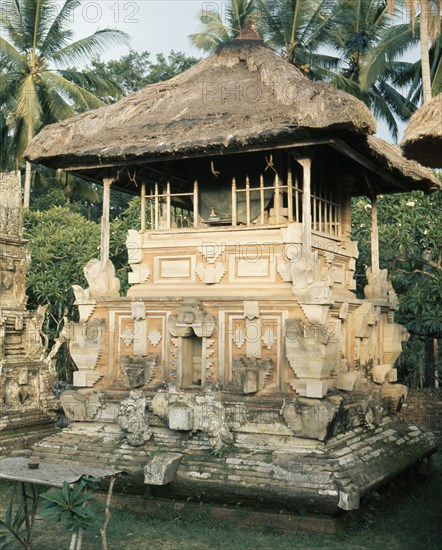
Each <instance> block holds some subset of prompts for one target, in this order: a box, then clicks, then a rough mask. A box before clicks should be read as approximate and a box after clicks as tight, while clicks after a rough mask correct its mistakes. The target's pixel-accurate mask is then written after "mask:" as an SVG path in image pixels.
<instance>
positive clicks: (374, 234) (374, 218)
mask: <svg viewBox="0 0 442 550" xmlns="http://www.w3.org/2000/svg"><path fill="white" fill-rule="evenodd" d="M371 272H372V273H373V275H374V274H375V273H379V233H378V204H377V198H376V195H373V196H372V198H371Z"/></svg>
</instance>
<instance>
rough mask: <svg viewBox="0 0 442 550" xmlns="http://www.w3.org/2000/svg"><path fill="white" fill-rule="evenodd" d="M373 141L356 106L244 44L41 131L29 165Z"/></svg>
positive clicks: (258, 46) (364, 112) (369, 120)
mask: <svg viewBox="0 0 442 550" xmlns="http://www.w3.org/2000/svg"><path fill="white" fill-rule="evenodd" d="M258 38H259V37H258ZM374 131H375V121H374V119H373V117H372V116H371V114H370V112H369V111H368V109H367V107H366V106H365V105H364V104H363V103H362V102H361V101H359V100H358V99H356V98H354V97H353V96H351V95H350V94H347V93H345V92H343V91H340V90H337V89H336V88H335V87H334V86H332V85H331V84H326V83H324V82H314V81H311V80H309V79H308V78H306V77H305V76H304V75H303V74H302V73H301V72H300V71H299V70H298V69H297V68H295V67H294V66H293V65H290V64H289V63H287V62H286V61H284V60H283V59H282V58H281V57H280V56H279V55H278V54H277V53H275V52H273V51H272V50H270V49H269V48H267V47H265V46H264V45H263V43H262V41H261V40H259V39H250V38H249V39H236V40H234V41H233V42H231V43H229V44H226V45H224V46H223V47H222V48H220V49H219V51H218V52H217V53H215V54H213V55H211V56H210V57H208V58H206V59H204V60H202V61H200V62H199V63H198V64H196V65H194V66H193V67H191V68H190V69H189V70H187V71H186V72H184V73H182V74H180V75H178V76H177V77H175V78H172V79H171V80H168V81H166V82H161V83H158V84H152V85H150V86H147V87H146V88H144V89H142V90H141V91H139V92H137V93H135V94H133V95H131V96H129V97H127V98H125V99H123V100H121V101H119V102H118V103H116V104H114V105H109V106H106V107H102V108H100V109H97V110H94V111H89V112H87V113H85V114H82V115H79V116H77V117H74V118H71V119H68V120H64V121H62V122H58V123H56V124H52V125H50V126H47V127H46V128H44V129H43V130H42V131H41V132H40V133H39V134H38V135H37V137H36V138H34V140H33V141H32V142H31V144H30V146H29V148H28V149H27V151H26V157H27V158H28V159H29V160H31V161H32V162H39V163H42V164H46V165H47V166H51V167H53V168H75V167H77V166H78V167H79V166H82V167H85V166H89V167H92V166H94V165H95V166H97V165H100V164H105V163H112V164H115V163H121V162H123V163H128V162H140V161H142V162H149V161H155V160H159V159H162V158H163V159H165V158H179V157H182V156H185V155H190V156H192V155H200V154H210V153H217V152H218V153H222V152H223V151H226V150H229V151H232V150H235V149H241V148H242V147H244V146H265V145H267V144H272V143H281V142H284V141H293V140H294V139H303V138H308V137H314V136H317V135H318V133H319V132H320V133H321V135H327V133H328V134H329V135H331V134H332V133H333V134H335V135H336V133H337V132H344V133H347V134H353V135H354V134H359V135H366V134H371V133H373V132H374Z"/></svg>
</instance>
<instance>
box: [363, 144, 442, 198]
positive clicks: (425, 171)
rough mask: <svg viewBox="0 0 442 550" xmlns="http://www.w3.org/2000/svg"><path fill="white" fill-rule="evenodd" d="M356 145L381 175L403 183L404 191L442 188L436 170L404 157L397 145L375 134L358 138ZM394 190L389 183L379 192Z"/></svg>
mask: <svg viewBox="0 0 442 550" xmlns="http://www.w3.org/2000/svg"><path fill="white" fill-rule="evenodd" d="M354 145H355V148H356V149H357V150H358V151H359V152H361V153H362V154H363V155H364V156H365V157H366V158H367V159H368V160H370V161H371V162H372V163H373V164H375V165H376V167H377V168H378V171H379V174H380V175H381V176H384V178H385V179H387V180H388V179H390V178H394V179H395V180H396V182H398V183H401V184H402V185H403V187H404V188H403V189H402V190H403V191H411V190H413V189H421V190H422V191H433V190H436V189H440V183H439V180H438V179H437V178H436V176H435V174H434V172H433V171H432V170H431V169H430V168H426V167H425V166H422V165H421V164H419V163H418V162H416V161H414V160H408V159H406V158H404V156H403V155H402V152H401V149H400V147H398V146H397V145H393V144H392V143H388V141H385V140H383V139H380V138H378V137H375V136H367V137H366V138H365V139H364V140H358V143H357V144H354ZM393 191H394V188H393V187H392V188H390V187H389V186H388V184H384V185H383V189H382V188H380V189H379V192H384V193H388V192H393ZM396 191H398V189H396Z"/></svg>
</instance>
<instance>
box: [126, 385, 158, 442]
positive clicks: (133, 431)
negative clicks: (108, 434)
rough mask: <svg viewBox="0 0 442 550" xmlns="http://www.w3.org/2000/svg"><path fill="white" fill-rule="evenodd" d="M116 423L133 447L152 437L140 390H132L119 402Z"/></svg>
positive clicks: (144, 399)
mask: <svg viewBox="0 0 442 550" xmlns="http://www.w3.org/2000/svg"><path fill="white" fill-rule="evenodd" d="M117 421H118V425H119V427H120V428H121V430H122V431H123V432H124V434H125V435H126V441H127V443H128V444H129V445H132V446H133V447H139V446H140V445H144V443H146V441H149V439H150V438H151V437H152V431H151V430H150V429H149V424H148V421H147V415H146V397H145V396H144V395H143V393H142V392H141V391H140V390H132V391H131V392H130V394H129V397H127V398H126V399H124V400H123V401H122V402H121V403H120V408H119V410H118V418H117Z"/></svg>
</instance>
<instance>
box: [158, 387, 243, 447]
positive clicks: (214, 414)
mask: <svg viewBox="0 0 442 550" xmlns="http://www.w3.org/2000/svg"><path fill="white" fill-rule="evenodd" d="M151 408H152V411H153V413H154V414H156V415H157V416H159V417H160V418H164V419H167V420H168V422H169V427H170V428H171V429H177V430H188V431H202V432H204V433H206V434H207V435H208V436H209V443H210V446H211V447H212V451H213V453H214V454H220V453H221V452H222V451H223V450H224V449H225V448H226V447H228V446H229V445H232V444H233V441H234V438H233V434H232V433H231V431H230V428H229V424H228V422H227V418H226V409H225V406H224V404H223V402H222V399H221V395H220V394H219V393H216V392H211V391H207V392H206V394H205V395H204V396H196V395H194V394H189V393H184V392H179V391H177V390H176V389H169V391H168V392H167V393H166V392H157V393H156V394H155V395H154V397H153V399H152V401H151Z"/></svg>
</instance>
